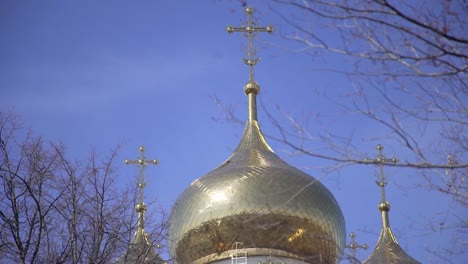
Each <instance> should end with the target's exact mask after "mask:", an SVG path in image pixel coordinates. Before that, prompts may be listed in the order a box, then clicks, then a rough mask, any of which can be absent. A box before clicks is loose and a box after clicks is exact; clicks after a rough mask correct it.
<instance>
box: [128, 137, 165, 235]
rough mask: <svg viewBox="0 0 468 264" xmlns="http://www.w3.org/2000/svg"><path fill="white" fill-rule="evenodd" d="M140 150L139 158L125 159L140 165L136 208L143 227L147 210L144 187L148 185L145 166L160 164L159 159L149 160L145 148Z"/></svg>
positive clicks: (140, 225) (139, 221)
mask: <svg viewBox="0 0 468 264" xmlns="http://www.w3.org/2000/svg"><path fill="white" fill-rule="evenodd" d="M139 150H140V157H139V158H138V159H137V160H128V159H127V160H125V164H137V165H138V166H139V167H140V175H139V176H138V182H137V187H138V189H139V190H138V191H139V195H138V196H139V201H138V204H137V205H136V206H135V210H136V212H137V213H138V223H139V227H141V228H143V225H144V221H143V214H144V213H145V212H146V205H145V203H144V202H143V188H145V187H146V182H145V179H144V170H145V167H146V166H147V165H149V164H154V165H156V164H159V161H158V160H156V159H154V160H147V159H146V157H145V148H144V147H143V146H141V147H140V148H139Z"/></svg>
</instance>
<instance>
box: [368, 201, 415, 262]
mask: <svg viewBox="0 0 468 264" xmlns="http://www.w3.org/2000/svg"><path fill="white" fill-rule="evenodd" d="M379 211H380V212H381V214H382V230H381V231H380V236H379V241H378V242H377V245H376V246H375V249H374V251H373V252H372V254H371V255H370V256H369V257H368V258H367V259H366V260H365V261H364V262H363V264H378V263H405V264H420V262H419V261H417V260H415V259H414V258H413V257H411V256H410V255H408V254H407V253H406V252H405V251H404V250H403V249H402V248H401V247H400V245H399V244H398V242H397V240H396V238H395V236H394V235H393V232H392V230H391V229H390V224H389V218H388V212H389V211H390V204H389V203H388V202H382V203H380V204H379Z"/></svg>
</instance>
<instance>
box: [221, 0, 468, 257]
mask: <svg viewBox="0 0 468 264" xmlns="http://www.w3.org/2000/svg"><path fill="white" fill-rule="evenodd" d="M241 2H242V3H243V2H244V1H241ZM268 4H269V7H270V9H271V10H272V11H273V12H274V13H276V14H277V15H278V16H279V17H281V18H282V19H283V21H285V22H286V23H285V26H284V27H280V28H278V30H277V32H278V34H281V35H282V37H284V39H286V40H288V41H289V42H287V49H289V50H290V51H291V52H297V53H301V54H305V55H311V56H310V58H311V70H312V69H313V66H312V65H313V60H314V59H320V60H322V61H326V60H327V59H329V60H333V61H340V63H333V64H329V66H328V67H329V68H320V69H317V68H316V69H315V70H325V71H328V72H332V73H336V74H340V75H343V76H345V77H346V78H348V80H349V87H348V89H346V91H344V92H343V94H342V95H341V96H337V95H336V94H334V95H332V96H330V95H328V94H327V91H326V89H322V88H319V89H317V88H316V89H317V95H318V96H324V97H325V98H326V99H328V100H329V101H331V102H332V103H334V104H335V105H336V106H337V109H340V110H341V111H340V113H341V115H342V116H343V117H344V118H353V119H359V120H360V122H364V123H369V124H372V126H373V127H375V128H378V131H380V134H376V135H375V136H373V137H372V138H366V139H363V138H360V137H358V136H356V134H359V133H362V132H363V129H361V128H359V127H353V128H352V129H350V130H349V131H339V130H334V128H333V127H328V126H323V127H320V129H318V128H317V126H318V125H319V124H320V122H313V126H312V122H311V119H314V120H313V121H324V120H323V119H320V117H317V116H316V115H313V114H310V115H307V114H306V117H297V116H293V115H289V114H287V113H284V112H283V111H282V110H281V109H280V108H279V107H277V108H276V109H275V110H273V109H271V108H269V109H265V110H266V112H267V115H268V117H269V119H270V120H271V122H272V124H273V126H274V127H275V128H276V132H277V133H273V134H271V135H269V136H270V138H271V139H273V140H275V141H277V142H279V143H280V144H284V145H285V146H287V147H288V148H289V150H290V151H291V154H293V155H306V156H309V157H314V158H320V159H322V160H326V161H327V164H329V166H327V168H326V169H325V171H326V173H329V172H332V171H335V170H337V169H339V168H342V167H343V166H348V165H355V164H365V163H366V162H365V161H363V157H365V156H366V154H365V153H366V152H367V151H368V149H363V148H362V143H363V141H367V142H370V141H372V142H375V143H374V144H375V145H376V144H377V143H383V144H385V145H386V146H393V147H394V148H396V147H398V155H399V158H400V162H398V163H396V164H393V163H389V164H387V165H388V166H398V167H402V168H406V169H407V170H417V174H418V175H421V179H420V181H419V182H418V183H417V184H415V185H414V186H404V187H417V188H424V189H427V190H431V191H436V192H439V193H441V194H442V195H446V196H449V197H450V198H451V199H452V201H453V202H454V204H455V205H454V206H455V207H456V208H462V209H463V210H466V208H467V206H468V202H467V198H468V183H467V180H466V179H467V175H468V173H467V172H468V159H467V153H468V130H467V129H468V126H467V125H468V106H467V103H468V85H467V79H466V74H467V72H468V63H467V59H468V37H467V32H468V31H467V29H466V26H467V20H466V16H467V14H468V12H467V11H468V6H467V5H466V2H465V1H462V0H453V1H410V2H409V1H388V0H366V1H358V0H300V1H299V0H298V1H296V0H275V1H271V2H269V3H268ZM291 44H293V45H294V48H291ZM320 67H324V66H323V63H321V66H320ZM311 89H313V88H311ZM216 100H218V99H216ZM217 103H218V104H219V105H220V106H221V107H222V108H223V109H224V112H226V113H227V116H226V117H225V118H226V119H228V120H231V121H233V120H234V121H238V119H236V117H235V116H234V115H233V113H232V109H231V108H229V107H228V106H226V105H224V104H223V103H222V102H220V101H217ZM318 111H320V110H319V109H311V112H318ZM341 120H343V119H341ZM324 122H326V121H324ZM311 128H312V129H311ZM452 211H453V210H452ZM452 220H453V221H454V222H452V223H450V224H448V223H443V221H442V222H441V223H440V224H437V230H439V229H442V230H453V229H456V230H457V231H456V232H455V233H456V234H458V235H457V238H456V239H454V241H453V242H454V243H453V245H450V247H451V252H449V254H459V253H461V252H463V250H462V249H463V248H464V247H465V246H466V244H464V243H465V242H464V240H463V239H462V238H460V236H463V234H465V236H466V232H467V231H466V230H467V227H468V225H467V222H466V219H463V217H462V218H460V217H459V216H456V215H452ZM460 234H461V235H460ZM437 254H440V251H439V252H437Z"/></svg>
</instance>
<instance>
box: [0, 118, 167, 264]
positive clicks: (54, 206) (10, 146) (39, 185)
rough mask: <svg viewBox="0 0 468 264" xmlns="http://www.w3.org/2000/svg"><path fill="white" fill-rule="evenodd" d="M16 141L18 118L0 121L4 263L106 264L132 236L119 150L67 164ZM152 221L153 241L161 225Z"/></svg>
mask: <svg viewBox="0 0 468 264" xmlns="http://www.w3.org/2000/svg"><path fill="white" fill-rule="evenodd" d="M22 133H23V130H22V129H21V127H20V126H19V123H18V117H17V116H16V115H14V114H11V113H8V114H5V113H0V140H1V141H0V142H1V144H0V179H1V181H0V186H1V187H2V197H1V199H0V221H1V222H0V234H1V235H0V258H1V259H2V263H111V262H112V261H113V260H114V259H116V258H117V257H118V256H120V255H121V254H122V253H123V252H124V251H125V250H126V248H127V247H128V244H129V242H130V237H131V234H133V233H134V231H135V230H136V221H134V212H133V207H134V204H135V202H134V199H132V198H133V196H134V195H135V192H134V191H133V190H132V189H131V188H129V187H122V186H119V185H118V184H117V182H116V170H115V162H116V157H117V153H118V148H116V149H114V150H112V151H111V152H110V154H109V156H104V157H100V156H99V154H98V153H97V152H96V151H91V153H90V155H89V159H88V160H87V161H85V162H81V161H72V160H71V159H70V158H68V157H67V156H66V151H65V147H64V146H63V145H60V144H53V143H44V140H43V139H42V138H41V137H34V136H32V133H31V132H28V133H26V135H24V137H22ZM157 218H158V219H161V221H159V220H158V221H156V220H155V219H157ZM150 219H151V220H154V223H155V225H153V226H151V225H150V226H149V228H148V230H149V231H148V232H149V233H150V238H151V239H152V240H157V241H159V239H162V237H163V234H164V232H165V229H164V228H165V223H166V218H165V217H162V218H160V215H157V216H154V215H153V217H151V218H150ZM159 222H161V224H157V223H159Z"/></svg>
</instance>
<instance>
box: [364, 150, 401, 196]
mask: <svg viewBox="0 0 468 264" xmlns="http://www.w3.org/2000/svg"><path fill="white" fill-rule="evenodd" d="M383 149H384V147H383V146H382V145H380V144H379V145H377V152H378V154H377V158H376V159H368V158H365V159H364V162H369V163H375V164H377V165H378V166H379V176H378V177H379V179H378V180H377V181H376V183H377V185H378V186H379V187H380V190H381V194H382V203H386V202H387V201H386V199H385V186H386V185H387V184H388V181H387V177H386V176H385V175H384V172H383V166H384V164H385V163H397V162H398V160H397V159H396V158H391V159H387V158H385V157H384V156H383V154H382V150H383Z"/></svg>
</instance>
